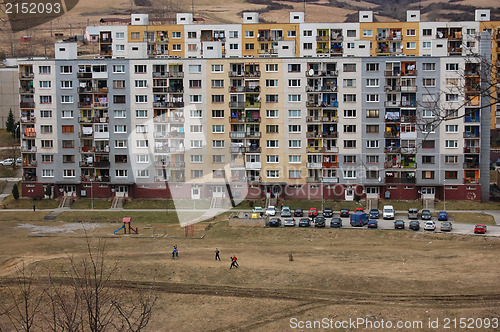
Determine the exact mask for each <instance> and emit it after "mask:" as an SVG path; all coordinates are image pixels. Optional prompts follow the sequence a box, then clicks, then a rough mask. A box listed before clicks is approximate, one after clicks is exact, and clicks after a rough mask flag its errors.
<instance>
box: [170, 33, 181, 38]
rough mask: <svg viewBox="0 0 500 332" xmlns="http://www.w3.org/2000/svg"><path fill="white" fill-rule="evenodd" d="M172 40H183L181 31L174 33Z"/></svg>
mask: <svg viewBox="0 0 500 332" xmlns="http://www.w3.org/2000/svg"><path fill="white" fill-rule="evenodd" d="M172 38H175V39H179V38H181V32H180V31H172Z"/></svg>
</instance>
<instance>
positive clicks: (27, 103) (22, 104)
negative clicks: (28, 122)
mask: <svg viewBox="0 0 500 332" xmlns="http://www.w3.org/2000/svg"><path fill="white" fill-rule="evenodd" d="M19 107H20V108H35V103H34V102H32V101H22V102H20V103H19Z"/></svg>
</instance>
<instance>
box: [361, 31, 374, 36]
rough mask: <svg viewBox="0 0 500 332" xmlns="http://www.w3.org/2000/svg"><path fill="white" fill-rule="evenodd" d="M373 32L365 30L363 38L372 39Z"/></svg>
mask: <svg viewBox="0 0 500 332" xmlns="http://www.w3.org/2000/svg"><path fill="white" fill-rule="evenodd" d="M372 36H373V32H372V30H363V37H372Z"/></svg>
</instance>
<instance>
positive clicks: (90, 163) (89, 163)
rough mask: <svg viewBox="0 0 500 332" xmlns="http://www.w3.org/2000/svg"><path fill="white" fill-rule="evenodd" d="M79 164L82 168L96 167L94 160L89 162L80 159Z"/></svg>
mask: <svg viewBox="0 0 500 332" xmlns="http://www.w3.org/2000/svg"><path fill="white" fill-rule="evenodd" d="M79 165H80V167H82V168H88V167H94V163H93V162H88V161H80V162H79Z"/></svg>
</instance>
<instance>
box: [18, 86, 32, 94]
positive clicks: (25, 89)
mask: <svg viewBox="0 0 500 332" xmlns="http://www.w3.org/2000/svg"><path fill="white" fill-rule="evenodd" d="M34 92H35V89H33V87H20V88H19V93H20V94H33V93H34Z"/></svg>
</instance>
